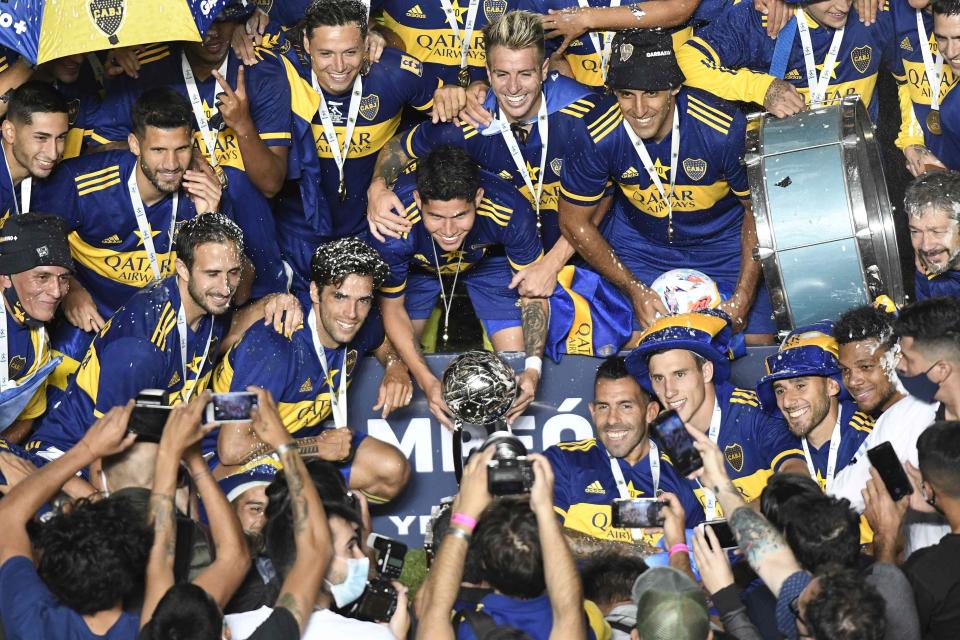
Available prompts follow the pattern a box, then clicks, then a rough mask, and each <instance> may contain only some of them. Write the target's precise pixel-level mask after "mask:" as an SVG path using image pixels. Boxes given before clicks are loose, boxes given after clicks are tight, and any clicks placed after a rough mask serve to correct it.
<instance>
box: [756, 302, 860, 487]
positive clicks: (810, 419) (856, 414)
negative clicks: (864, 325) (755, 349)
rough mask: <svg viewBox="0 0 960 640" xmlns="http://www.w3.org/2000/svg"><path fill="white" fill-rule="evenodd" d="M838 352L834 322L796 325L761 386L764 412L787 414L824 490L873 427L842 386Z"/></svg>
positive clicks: (769, 365)
mask: <svg viewBox="0 0 960 640" xmlns="http://www.w3.org/2000/svg"><path fill="white" fill-rule="evenodd" d="M837 351H838V347H837V341H836V339H834V337H833V323H832V322H828V321H824V322H819V323H817V324H814V325H810V326H806V327H798V328H796V329H794V330H793V331H791V332H790V334H789V335H788V336H787V337H786V338H784V340H783V343H782V344H781V345H780V350H779V351H778V352H777V353H775V354H773V355H770V356H767V363H766V364H767V375H765V376H764V377H763V378H761V379H760V381H759V382H758V383H757V396H758V397H759V398H760V402H761V403H763V408H764V409H765V410H767V411H769V412H771V413H773V412H776V411H779V412H780V413H781V414H782V415H783V417H784V419H785V420H786V421H787V426H788V427H789V428H790V432H791V433H793V435H795V436H796V437H797V438H799V439H800V443H801V444H802V445H803V457H804V458H805V459H806V461H807V469H808V470H809V471H810V476H811V477H812V478H813V479H814V480H816V481H817V482H819V483H820V487H821V488H822V489H823V490H824V491H826V490H828V489H829V488H830V487H831V485H832V484H833V479H834V478H835V477H836V474H837V473H838V472H839V471H840V470H841V469H843V468H844V467H845V466H847V464H848V463H849V462H850V461H851V460H852V459H853V458H854V456H855V454H856V452H857V450H858V449H859V448H860V443H861V442H863V440H864V439H865V438H866V437H867V436H868V435H869V434H870V432H871V430H872V429H873V418H871V417H870V416H869V415H867V414H866V413H861V412H860V411H858V410H857V409H858V407H857V405H856V404H855V403H853V402H850V400H849V398H848V396H847V394H846V393H845V391H844V388H843V386H842V385H841V378H840V365H839V364H838V363H837Z"/></svg>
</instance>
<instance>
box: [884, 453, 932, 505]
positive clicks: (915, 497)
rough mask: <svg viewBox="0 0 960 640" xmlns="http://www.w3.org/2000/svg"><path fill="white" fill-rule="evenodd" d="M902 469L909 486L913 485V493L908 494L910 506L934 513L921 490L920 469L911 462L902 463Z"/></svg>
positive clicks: (921, 478) (921, 477)
mask: <svg viewBox="0 0 960 640" xmlns="http://www.w3.org/2000/svg"><path fill="white" fill-rule="evenodd" d="M903 470H904V471H905V472H906V474H907V480H909V481H910V486H911V487H913V493H911V494H910V497H909V499H908V501H909V506H910V508H911V509H912V510H914V511H918V512H920V513H936V512H937V510H936V509H934V508H933V505H931V504H929V503H928V502H927V500H926V498H924V497H923V490H922V489H921V484H922V483H923V476H921V475H920V470H919V469H917V468H916V467H915V466H913V463H911V462H907V463H906V464H905V465H903ZM884 488H886V487H884Z"/></svg>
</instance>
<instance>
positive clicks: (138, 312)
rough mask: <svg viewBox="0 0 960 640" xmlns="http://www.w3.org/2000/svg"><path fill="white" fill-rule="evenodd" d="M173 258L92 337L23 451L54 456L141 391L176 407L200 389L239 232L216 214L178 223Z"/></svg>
mask: <svg viewBox="0 0 960 640" xmlns="http://www.w3.org/2000/svg"><path fill="white" fill-rule="evenodd" d="M176 252H177V257H176V266H175V268H176V273H175V274H174V275H171V276H168V277H166V278H164V279H163V280H161V281H159V282H157V283H155V284H154V285H153V286H149V287H145V288H143V289H141V290H140V291H138V292H137V293H135V294H134V295H133V296H132V297H131V298H130V299H129V300H128V301H127V303H126V304H125V305H123V306H122V307H121V308H120V309H119V310H117V312H116V313H115V314H114V315H113V317H111V318H110V319H109V320H108V321H107V322H106V323H105V324H104V325H103V327H102V328H101V329H100V331H99V332H98V333H97V336H96V338H94V340H93V342H92V343H91V344H90V348H89V349H88V350H87V352H86V355H84V357H83V361H82V362H81V363H80V368H79V369H78V370H77V372H76V375H74V376H73V377H71V378H70V381H69V384H68V385H67V389H66V392H65V394H64V395H63V397H62V399H61V400H59V401H58V402H57V403H56V404H54V405H53V406H51V408H50V410H49V411H48V412H47V415H46V416H45V417H44V420H43V424H41V425H40V426H39V428H38V429H37V430H36V432H35V433H34V435H33V438H32V439H31V442H30V443H29V444H28V447H27V448H28V449H29V450H31V451H35V452H36V453H38V454H39V455H41V456H43V457H45V458H47V459H53V458H56V457H59V456H60V455H62V453H63V452H64V451H67V450H68V449H70V447H72V446H73V445H75V444H76V443H77V442H79V440H80V438H82V437H83V434H84V433H85V432H86V430H87V429H88V428H89V427H90V425H92V424H93V423H94V422H95V421H96V420H97V418H100V417H101V416H103V415H104V414H105V413H106V412H107V411H109V410H110V409H111V408H112V407H117V406H122V405H124V404H126V403H127V402H128V401H129V400H131V399H132V398H135V397H136V396H137V394H138V393H140V391H142V390H144V389H162V390H163V391H164V392H165V395H166V400H167V404H169V405H176V404H180V403H182V402H186V401H188V400H189V399H190V397H191V396H193V394H195V393H200V392H201V391H203V390H204V389H206V388H207V386H208V385H209V382H210V377H211V375H212V373H213V363H214V360H215V358H216V355H217V352H218V350H219V348H220V344H221V343H222V342H224V341H225V339H226V338H227V330H228V328H229V327H230V321H231V317H232V314H231V313H230V311H231V306H230V304H231V302H232V301H233V296H234V293H236V291H237V287H238V286H239V284H240V274H241V271H242V270H243V234H242V233H241V231H240V228H239V227H237V225H236V224H234V223H233V222H232V221H231V220H230V219H229V218H227V217H226V216H224V215H223V214H219V213H210V214H205V215H202V216H198V217H196V218H194V219H192V220H189V221H187V222H185V223H183V225H182V226H181V228H180V231H179V232H178V233H177V239H176ZM258 311H260V312H261V314H262V309H258ZM236 320H237V321H239V318H238V319H236Z"/></svg>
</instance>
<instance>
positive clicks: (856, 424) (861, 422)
mask: <svg viewBox="0 0 960 640" xmlns="http://www.w3.org/2000/svg"><path fill="white" fill-rule="evenodd" d="M873 425H874V421H873V418H871V417H870V416H868V415H867V414H865V413H862V412H860V411H857V412H856V413H854V414H853V415H852V416H850V426H851V427H853V428H854V429H856V430H857V431H864V432H866V433H870V432H872V431H873Z"/></svg>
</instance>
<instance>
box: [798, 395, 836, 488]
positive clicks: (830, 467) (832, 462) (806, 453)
mask: <svg viewBox="0 0 960 640" xmlns="http://www.w3.org/2000/svg"><path fill="white" fill-rule="evenodd" d="M842 439H843V438H842V436H841V434H840V407H837V424H836V425H835V426H834V427H833V435H832V436H830V453H828V454H827V477H826V481H827V482H826V486H825V487H824V488H823V490H824V491H830V485H832V484H833V477H834V475H836V473H837V454H838V453H839V451H840V441H841V440H842ZM800 442H801V444H802V445H803V457H804V458H806V459H807V469H808V470H809V471H810V477H811V478H813V479H814V480H816V479H817V468H816V467H815V466H814V464H813V456H812V455H810V445H809V444H808V443H807V439H806V438H803V439H802V440H801V441H800Z"/></svg>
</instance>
